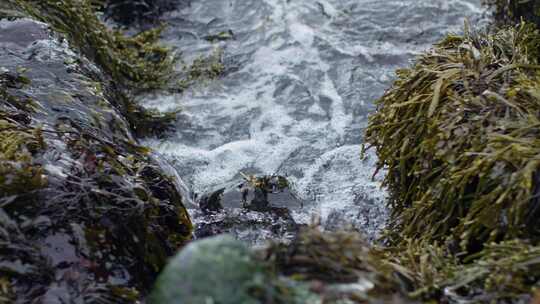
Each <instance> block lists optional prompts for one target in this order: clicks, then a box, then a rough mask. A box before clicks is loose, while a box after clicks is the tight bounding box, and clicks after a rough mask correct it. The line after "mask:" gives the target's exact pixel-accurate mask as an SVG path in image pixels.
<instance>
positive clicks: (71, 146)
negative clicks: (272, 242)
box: [0, 19, 191, 303]
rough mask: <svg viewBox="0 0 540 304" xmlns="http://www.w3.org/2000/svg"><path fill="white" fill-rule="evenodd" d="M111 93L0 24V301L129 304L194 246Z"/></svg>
mask: <svg viewBox="0 0 540 304" xmlns="http://www.w3.org/2000/svg"><path fill="white" fill-rule="evenodd" d="M108 90H109V86H108V78H107V77H106V75H104V74H103V73H102V72H101V70H100V69H98V68H97V67H96V66H95V65H94V64H92V63H91V62H89V61H88V60H86V59H85V58H84V57H81V56H79V55H77V54H76V53H74V52H72V51H71V50H70V48H69V46H68V45H67V43H66V42H65V40H64V39H61V38H60V37H57V36H55V35H54V34H53V33H51V31H50V29H49V28H48V27H47V26H46V25H45V24H43V23H39V22H35V21H32V20H29V19H18V20H15V21H7V20H5V19H4V20H0V206H1V208H0V282H1V283H2V288H0V302H8V303H90V302H95V303H124V302H129V303H131V302H134V301H137V300H138V299H140V298H141V297H142V296H144V294H145V293H146V292H147V290H148V288H149V286H150V285H151V284H152V282H153V280H154V278H155V277H156V275H157V272H158V271H159V270H160V269H161V268H162V267H163V266H164V265H165V262H166V259H167V257H168V256H170V255H172V254H174V253H175V251H176V250H177V249H178V248H179V247H181V246H182V245H183V244H184V243H185V242H186V241H187V240H188V239H189V238H190V237H191V222H190V219H189V216H188V214H187V211H186V209H185V208H184V206H183V202H184V200H183V197H182V195H181V194H180V188H181V185H180V184H179V181H178V180H177V179H176V178H174V177H171V174H170V173H171V171H170V168H168V167H167V165H166V164H164V163H162V162H161V161H159V160H158V158H157V157H156V155H153V154H152V153H150V151H149V150H148V149H146V148H144V147H141V146H139V145H138V144H137V141H136V139H135V138H134V137H133V136H132V135H131V130H130V128H129V126H128V123H127V122H126V120H125V119H124V117H123V116H122V115H121V114H120V113H119V112H118V111H117V110H116V109H115V107H114V106H113V104H114V103H112V102H111V101H110V100H109V99H108V96H109V94H108V93H109V92H108Z"/></svg>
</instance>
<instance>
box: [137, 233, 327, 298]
mask: <svg viewBox="0 0 540 304" xmlns="http://www.w3.org/2000/svg"><path fill="white" fill-rule="evenodd" d="M148 301H149V303H150V304H183V303H189V304H206V303H215V304H237V303H243V304H258V303H290V304H304V303H313V304H316V303H322V302H321V299H320V298H319V297H318V296H317V295H315V294H313V293H311V292H310V291H309V290H308V288H307V286H306V285H305V284H302V283H295V282H293V281H289V280H284V279H281V278H278V277H276V276H275V275H274V274H273V273H272V271H271V270H270V268H268V267H267V265H265V264H264V263H263V262H261V261H260V260H259V259H257V257H256V255H255V253H254V252H253V251H252V250H251V249H249V248H248V247H247V245H246V244H244V243H242V242H240V241H238V240H235V239H234V238H233V237H231V236H228V235H221V236H216V237H212V238H207V239H204V240H201V241H197V242H193V243H191V244H189V245H188V246H186V248H184V249H183V250H182V251H181V252H180V253H179V254H178V255H177V256H176V257H175V258H174V259H173V260H172V261H171V262H170V263H169V265H167V268H166V269H165V270H164V271H163V273H162V274H161V275H160V277H159V279H158V281H157V284H156V286H155V288H154V290H153V291H152V294H151V296H150V297H149V299H148Z"/></svg>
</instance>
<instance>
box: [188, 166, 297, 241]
mask: <svg viewBox="0 0 540 304" xmlns="http://www.w3.org/2000/svg"><path fill="white" fill-rule="evenodd" d="M198 203H199V209H200V210H194V211H193V212H192V215H193V217H194V218H195V222H196V223H197V225H196V229H195V236H196V237H197V238H203V237H208V236H213V235H217V234H221V233H230V234H233V235H235V236H237V237H238V238H240V239H242V240H245V241H248V242H250V243H261V242H262V241H265V240H268V239H290V238H291V237H293V236H294V234H295V233H296V232H297V231H298V225H297V224H296V222H295V220H294V218H293V217H292V215H291V211H290V210H291V209H289V208H293V209H294V208H301V207H302V206H303V202H302V200H300V199H299V198H297V196H296V195H294V192H292V191H291V189H290V187H289V183H288V181H287V179H286V178H285V177H282V176H264V177H259V178H256V177H246V179H245V180H244V181H242V182H239V183H233V184H232V185H230V186H228V187H225V188H221V189H219V190H217V191H214V192H211V193H210V194H205V195H203V196H201V198H200V199H199V200H198Z"/></svg>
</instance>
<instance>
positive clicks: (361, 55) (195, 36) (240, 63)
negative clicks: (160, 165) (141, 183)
mask: <svg viewBox="0 0 540 304" xmlns="http://www.w3.org/2000/svg"><path fill="white" fill-rule="evenodd" d="M479 2H480V1H479V0H406V1H405V0H402V1H397V0H386V1H381V0H321V1H309V0H305V1H301V0H227V1H225V0H195V1H192V2H191V5H189V6H188V7H185V8H182V9H180V10H178V11H176V12H171V13H170V14H169V15H168V16H167V17H166V18H167V22H168V23H169V25H170V26H169V29H168V31H167V33H166V38H165V41H166V42H167V43H169V44H170V45H172V46H174V47H175V48H178V49H179V50H181V51H182V52H183V54H184V58H186V60H188V61H189V60H192V59H193V58H196V57H197V56H198V55H200V54H210V53H212V52H214V50H215V49H216V48H220V49H222V50H223V54H224V55H223V56H224V62H225V63H226V67H227V72H226V74H225V75H224V76H223V77H222V78H221V79H219V80H216V81H212V82H209V83H204V84H201V85H200V86H198V87H195V88H191V89H190V90H189V91H188V92H186V93H184V94H181V95H180V94H179V95H174V96H170V95H169V96H153V97H151V98H148V99H147V101H146V104H147V105H148V106H151V107H157V108H159V109H161V110H168V109H171V108H177V107H178V106H181V107H182V109H183V113H182V114H181V117H180V121H179V123H178V125H177V131H176V134H174V135H173V136H172V137H170V138H167V139H165V140H158V139H152V140H148V141H147V142H146V143H145V144H147V145H150V146H151V147H153V148H154V149H155V150H156V151H158V152H159V153H162V154H163V155H164V156H165V157H167V158H168V159H169V160H170V161H171V162H172V163H173V164H174V166H175V167H176V169H177V170H178V171H179V173H180V176H182V178H183V179H184V181H185V182H186V183H187V184H188V187H190V188H191V190H192V191H193V192H196V193H204V192H208V191H211V190H215V189H216V188H218V187H219V186H220V185H223V184H226V183H230V182H231V181H234V180H237V179H240V178H241V176H240V172H244V173H253V174H273V173H277V174H280V175H285V176H288V177H289V178H290V180H291V181H292V182H293V184H294V185H295V189H296V191H297V192H298V194H300V195H301V196H302V197H303V198H304V199H306V200H308V201H309V204H308V206H305V207H304V208H303V209H300V210H294V215H295V218H296V219H297V220H299V221H301V222H307V221H309V220H310V219H311V218H312V217H313V215H315V214H317V215H320V216H321V217H322V219H323V220H324V221H325V222H326V223H327V227H329V228H333V227H336V226H341V225H346V224H351V225H353V226H355V227H357V228H358V229H360V230H362V231H364V232H365V233H366V234H367V235H368V236H370V237H375V236H376V235H377V232H378V231H380V229H381V228H382V226H383V225H384V223H385V220H386V218H387V209H386V207H385V202H384V200H385V197H386V193H385V191H384V190H383V189H381V188H380V181H381V180H380V179H381V177H380V176H379V177H378V178H377V179H375V180H373V179H372V175H373V172H374V170H375V167H374V164H375V161H376V159H375V156H374V155H368V157H367V158H366V159H361V157H360V151H361V144H362V138H363V130H364V128H365V127H366V125H367V116H368V114H369V113H370V112H371V111H373V109H374V106H373V101H374V100H375V99H377V98H378V97H380V96H381V95H382V94H383V93H384V90H385V89H386V88H388V87H389V85H390V84H391V82H392V79H393V77H394V71H395V70H396V69H397V68H400V67H405V66H407V65H409V63H410V59H411V58H413V57H414V56H415V54H418V53H419V52H420V51H422V50H425V49H427V48H429V47H430V46H431V44H433V43H434V42H436V41H437V40H438V39H440V38H441V37H442V36H443V35H444V34H445V33H447V32H459V31H460V30H461V27H462V25H463V22H464V20H465V18H468V19H469V20H470V21H471V22H477V21H479V20H481V19H482V14H483V12H484V10H483V9H482V7H481V6H480V3H479ZM228 30H232V32H233V33H234V39H232V40H227V41H222V42H217V43H211V42H208V41H206V40H204V37H205V36H208V35H213V34H218V33H220V32H225V31H228ZM195 220H196V219H195Z"/></svg>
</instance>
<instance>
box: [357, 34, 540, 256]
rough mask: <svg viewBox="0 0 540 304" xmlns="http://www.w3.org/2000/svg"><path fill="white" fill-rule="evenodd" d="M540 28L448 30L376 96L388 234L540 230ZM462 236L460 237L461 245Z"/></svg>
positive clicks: (474, 245) (477, 242)
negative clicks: (450, 32) (454, 32)
mask: <svg viewBox="0 0 540 304" xmlns="http://www.w3.org/2000/svg"><path fill="white" fill-rule="evenodd" d="M539 54H540V33H539V32H538V30H536V29H535V28H534V26H532V25H526V24H521V25H519V26H517V27H515V28H506V29H502V30H500V31H498V32H496V33H495V34H492V35H489V34H480V33H473V32H471V31H469V30H467V29H466V33H465V34H464V35H463V36H458V35H449V36H447V37H446V38H445V39H444V40H443V41H441V42H440V43H438V44H437V45H436V46H435V47H434V48H433V49H432V50H431V51H429V52H427V53H426V54H424V55H422V56H421V57H420V58H418V60H417V62H416V64H415V65H414V66H413V67H412V68H410V69H403V70H399V71H398V72H397V76H398V79H397V80H396V82H395V83H394V85H393V86H392V88H391V89H390V90H388V91H387V92H386V94H385V95H384V96H383V97H382V98H381V99H380V100H378V101H377V111H376V112H375V113H374V114H373V115H372V116H371V117H370V120H369V127H368V129H367V131H366V141H367V143H368V145H369V146H371V147H375V148H376V150H377V155H378V157H379V163H378V167H379V169H382V168H387V170H388V174H387V176H386V179H385V185H386V186H388V188H389V190H390V193H391V197H390V206H391V207H392V212H393V223H392V225H391V226H390V230H391V231H390V234H389V235H390V240H391V241H392V243H400V242H402V241H403V240H404V239H407V238H412V239H424V240H439V241H447V242H449V243H448V244H449V245H450V246H453V247H454V249H455V250H456V251H459V249H461V250H463V251H465V252H470V253H472V252H476V251H478V250H480V249H481V248H482V245H483V244H484V243H485V242H489V241H501V240H505V239H513V238H516V237H518V238H531V239H532V240H535V241H537V240H538V239H539V236H540V235H539V229H540V224H539V222H538V221H536V218H537V216H538V215H539V209H538V208H537V205H538V189H540V187H539V186H538V174H539V171H538V170H539V163H538V160H537V155H538V153H539V152H540V141H539V140H538V137H539V135H540V124H539V122H540V120H539V116H538V113H539V111H540V94H539V93H540V91H539V90H540V74H539V70H540V66H539V65H538V60H539V58H540V56H539ZM458 245H459V246H458Z"/></svg>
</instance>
